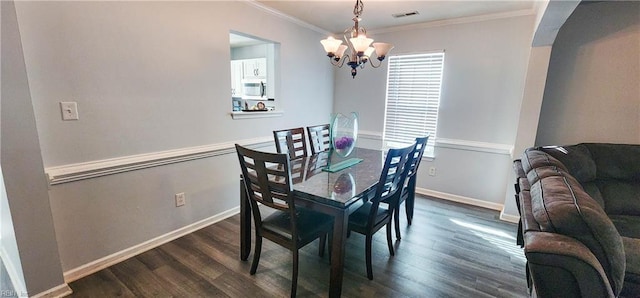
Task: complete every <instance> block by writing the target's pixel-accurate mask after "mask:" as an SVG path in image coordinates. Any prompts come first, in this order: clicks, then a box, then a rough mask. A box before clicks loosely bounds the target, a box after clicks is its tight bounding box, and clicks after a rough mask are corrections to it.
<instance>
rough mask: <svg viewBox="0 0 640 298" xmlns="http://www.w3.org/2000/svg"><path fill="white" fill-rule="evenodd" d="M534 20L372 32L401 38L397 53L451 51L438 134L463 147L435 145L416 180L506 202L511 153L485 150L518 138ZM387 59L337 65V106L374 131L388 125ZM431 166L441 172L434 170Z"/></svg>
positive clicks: (443, 190)
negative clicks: (353, 68) (357, 66)
mask: <svg viewBox="0 0 640 298" xmlns="http://www.w3.org/2000/svg"><path fill="white" fill-rule="evenodd" d="M365 25H366V24H365ZM533 26H534V15H533V14H531V15H526V16H514V17H508V18H500V19H488V20H484V21H477V22H452V23H450V24H440V25H438V26H430V27H428V26H427V27H426V28H418V29H409V30H407V29H405V30H402V31H389V32H385V33H382V32H370V34H369V35H371V36H372V38H374V39H375V40H378V41H385V42H390V43H392V44H394V45H395V48H394V49H393V50H392V52H391V55H396V54H407V53H416V52H424V51H433V50H445V65H444V78H443V87H442V96H441V105H440V111H439V118H438V128H437V134H438V135H437V137H438V138H439V139H448V140H450V142H449V143H458V144H462V145H463V146H444V145H443V146H438V144H436V149H435V150H436V151H435V159H434V160H433V161H425V162H423V163H422V164H421V167H420V173H419V175H418V177H419V181H418V187H420V188H425V189H428V190H430V191H435V192H438V193H439V195H443V196H446V197H452V198H459V197H462V198H463V200H466V201H469V200H472V201H474V202H475V203H479V204H480V205H484V206H489V207H492V208H496V209H499V208H501V206H502V204H503V203H504V194H505V185H507V177H508V174H509V172H510V171H511V166H510V163H511V156H510V155H509V151H508V149H506V150H503V152H500V153H495V152H487V151H492V150H491V148H509V147H510V146H513V144H514V142H515V136H516V130H517V125H518V118H519V112H520V110H519V109H520V105H521V102H522V94H523V89H524V81H525V75H526V71H527V63H528V59H529V51H530V48H531V39H532V36H533ZM386 66H387V63H386V62H385V63H384V65H383V66H382V67H381V68H379V69H372V68H371V67H365V69H363V70H359V73H358V75H357V77H356V79H355V80H354V79H351V77H350V74H349V70H348V69H340V70H337V71H336V79H335V101H334V105H335V109H336V111H339V112H349V111H360V129H361V130H362V131H368V132H370V133H372V134H374V135H375V134H377V135H381V134H382V130H383V126H384V107H385V104H384V102H385V90H386V89H385V88H386V76H387V69H386ZM359 142H361V141H360V140H359ZM366 142H367V140H362V143H366ZM369 144H370V143H369ZM452 147H455V148H452ZM487 149H488V150H487ZM432 166H433V167H436V169H437V171H436V176H435V177H433V176H428V168H429V167H432ZM485 203H487V204H485Z"/></svg>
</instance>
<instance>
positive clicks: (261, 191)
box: [236, 144, 295, 218]
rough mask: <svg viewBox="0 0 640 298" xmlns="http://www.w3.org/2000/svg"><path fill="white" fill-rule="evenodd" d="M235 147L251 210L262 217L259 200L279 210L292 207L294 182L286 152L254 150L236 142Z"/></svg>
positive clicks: (291, 208)
mask: <svg viewBox="0 0 640 298" xmlns="http://www.w3.org/2000/svg"><path fill="white" fill-rule="evenodd" d="M236 151H237V153H238V159H239V161H240V168H241V169H242V175H243V180H244V183H245V188H246V190H247V195H248V196H249V198H250V199H251V200H250V201H251V208H252V209H253V211H254V213H256V212H257V216H258V217H259V218H261V217H260V212H259V210H258V205H257V203H258V202H259V203H261V204H263V205H265V206H268V207H271V208H275V209H278V210H285V211H286V210H289V211H291V210H293V209H294V208H295V207H294V205H293V203H292V202H293V201H292V199H291V191H292V190H293V186H292V180H291V173H290V169H291V168H290V164H289V157H288V156H287V154H276V153H268V152H260V151H255V150H251V149H248V148H244V147H242V146H240V145H238V144H236ZM254 216H256V214H254Z"/></svg>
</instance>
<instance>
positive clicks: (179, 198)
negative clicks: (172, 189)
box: [176, 192, 187, 207]
mask: <svg viewBox="0 0 640 298" xmlns="http://www.w3.org/2000/svg"><path fill="white" fill-rule="evenodd" d="M186 203H187V196H185V194H184V193H183V192H181V193H177V194H176V207H180V206H184V204H186Z"/></svg>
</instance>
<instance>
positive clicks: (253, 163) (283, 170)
mask: <svg viewBox="0 0 640 298" xmlns="http://www.w3.org/2000/svg"><path fill="white" fill-rule="evenodd" d="M236 151H237V153H238V160H239V161H240V168H241V169H242V177H243V181H244V185H245V189H246V191H247V196H248V198H249V201H250V205H251V213H252V214H253V220H254V224H255V239H256V243H255V251H254V254H253V263H252V264H251V271H250V273H251V275H253V274H255V273H256V270H257V269H258V262H259V261H260V252H261V250H262V238H263V237H264V238H267V239H269V240H271V241H273V242H275V243H277V244H279V245H281V246H283V247H285V248H287V249H289V250H290V251H291V252H292V254H293V270H292V275H291V297H295V296H296V290H297V285H298V250H299V249H300V248H302V247H303V246H305V245H307V244H308V243H310V242H312V241H313V240H315V239H317V238H320V254H321V255H322V253H323V250H324V246H325V241H326V235H327V233H330V232H331V231H332V229H333V218H332V217H331V216H328V215H325V214H321V213H317V212H314V211H311V210H307V209H304V208H296V206H295V204H294V197H293V195H292V190H293V187H292V178H291V172H290V171H291V170H290V169H291V165H290V161H289V157H288V156H287V154H284V153H282V154H276V153H268V152H260V151H255V150H251V149H248V148H244V147H242V146H240V145H238V144H236ZM258 203H260V204H262V206H264V207H268V208H271V209H274V212H273V213H271V214H270V215H269V216H267V217H265V218H263V217H262V213H261V212H260V208H259V207H258Z"/></svg>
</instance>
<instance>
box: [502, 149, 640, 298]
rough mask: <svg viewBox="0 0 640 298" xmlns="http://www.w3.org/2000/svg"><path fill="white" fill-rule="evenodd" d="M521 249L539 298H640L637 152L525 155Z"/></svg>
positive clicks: (519, 191)
mask: <svg viewBox="0 0 640 298" xmlns="http://www.w3.org/2000/svg"><path fill="white" fill-rule="evenodd" d="M514 170H515V172H516V176H517V181H516V184H515V188H516V201H517V204H518V208H519V211H520V226H519V229H518V244H520V245H521V246H522V247H523V248H524V253H525V256H526V258H527V279H528V283H529V290H530V291H531V292H530V294H531V295H533V296H538V297H640V145H624V144H600V143H583V144H577V145H571V146H554V147H535V148H529V149H527V150H526V151H525V152H524V154H523V155H522V158H521V159H518V160H515V161H514Z"/></svg>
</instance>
